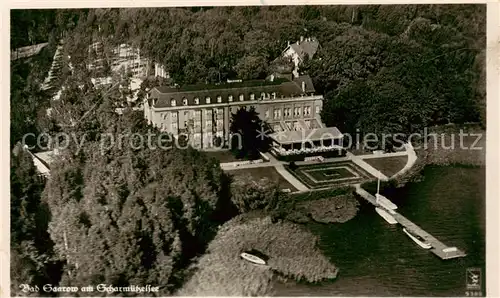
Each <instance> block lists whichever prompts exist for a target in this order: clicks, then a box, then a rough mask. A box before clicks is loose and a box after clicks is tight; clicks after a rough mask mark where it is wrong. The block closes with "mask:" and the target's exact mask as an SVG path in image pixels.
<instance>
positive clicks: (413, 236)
mask: <svg viewBox="0 0 500 298" xmlns="http://www.w3.org/2000/svg"><path fill="white" fill-rule="evenodd" d="M403 231H404V232H405V233H406V235H408V237H410V238H411V240H413V242H415V243H416V244H418V245H419V246H420V247H422V248H423V249H430V248H432V245H431V244H430V243H428V242H427V241H425V239H423V238H422V237H420V236H419V235H417V234H415V233H412V232H410V231H408V230H407V229H406V228H403Z"/></svg>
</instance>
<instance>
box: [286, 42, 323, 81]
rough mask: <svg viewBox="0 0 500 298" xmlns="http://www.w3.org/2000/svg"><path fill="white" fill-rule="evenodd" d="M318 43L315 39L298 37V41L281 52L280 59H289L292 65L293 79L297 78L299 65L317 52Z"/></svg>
mask: <svg viewBox="0 0 500 298" xmlns="http://www.w3.org/2000/svg"><path fill="white" fill-rule="evenodd" d="M318 47H319V42H318V40H317V39H316V38H313V37H308V38H304V37H303V36H301V37H300V40H298V41H297V42H295V43H293V44H288V46H287V47H286V49H285V50H284V51H283V54H282V57H286V58H290V59H291V60H292V62H293V64H294V66H295V67H294V69H293V72H292V73H293V75H294V77H298V76H299V65H300V64H301V63H302V62H303V61H304V59H305V58H306V56H307V57H308V58H309V59H312V58H313V56H314V54H316V51H317V50H318Z"/></svg>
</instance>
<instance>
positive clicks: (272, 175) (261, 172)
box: [228, 167, 297, 192]
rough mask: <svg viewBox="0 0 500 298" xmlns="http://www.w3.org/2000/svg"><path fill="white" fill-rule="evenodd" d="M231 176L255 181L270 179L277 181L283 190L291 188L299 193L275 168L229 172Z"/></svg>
mask: <svg viewBox="0 0 500 298" xmlns="http://www.w3.org/2000/svg"><path fill="white" fill-rule="evenodd" d="M228 173H229V174H231V175H235V176H247V175H249V176H250V177H252V179H253V180H254V181H259V180H260V179H262V178H268V179H269V180H271V181H277V182H278V184H279V186H280V187H281V189H286V188H289V189H290V190H291V191H292V192H293V191H297V189H296V188H295V187H294V186H293V185H292V184H290V182H288V180H286V179H285V178H283V176H281V175H280V173H278V171H276V169H275V168H274V167H258V168H249V169H239V170H231V171H228Z"/></svg>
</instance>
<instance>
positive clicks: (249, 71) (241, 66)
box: [235, 55, 268, 80]
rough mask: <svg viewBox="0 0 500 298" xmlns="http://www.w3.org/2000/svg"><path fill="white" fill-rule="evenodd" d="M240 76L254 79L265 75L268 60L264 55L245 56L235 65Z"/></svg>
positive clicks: (244, 78)
mask: <svg viewBox="0 0 500 298" xmlns="http://www.w3.org/2000/svg"><path fill="white" fill-rule="evenodd" d="M235 70H236V73H237V74H238V77H239V78H241V79H243V80H252V79H259V78H263V77H265V75H266V74H267V70H268V69H267V61H266V59H265V58H264V57H262V56H254V55H250V56H245V57H243V58H242V59H240V61H239V62H238V64H236V66H235Z"/></svg>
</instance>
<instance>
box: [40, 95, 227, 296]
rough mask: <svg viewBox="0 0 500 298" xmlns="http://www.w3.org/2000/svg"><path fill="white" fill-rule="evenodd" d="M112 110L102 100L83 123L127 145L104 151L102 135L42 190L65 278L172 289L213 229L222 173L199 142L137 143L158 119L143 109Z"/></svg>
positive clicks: (57, 168) (62, 164)
mask: <svg viewBox="0 0 500 298" xmlns="http://www.w3.org/2000/svg"><path fill="white" fill-rule="evenodd" d="M110 109H111V107H110V106H106V101H105V102H103V103H102V104H101V106H100V107H99V108H98V109H96V111H95V113H93V114H92V116H89V117H88V118H86V119H85V120H84V121H83V122H82V123H81V125H82V126H83V127H85V126H87V125H90V123H91V122H93V123H94V124H92V125H93V126H96V127H99V126H100V129H101V130H103V131H107V132H113V133H114V134H115V135H117V136H121V137H123V138H122V140H121V144H120V145H118V144H116V143H114V146H111V147H110V148H108V149H107V150H105V151H103V148H101V143H100V142H101V140H100V139H99V138H96V139H91V140H87V142H85V145H84V147H83V148H81V150H80V152H79V153H78V154H76V153H73V152H71V151H69V152H67V154H69V157H67V158H64V159H61V160H59V161H57V163H56V165H54V167H53V170H52V171H51V179H50V180H49V182H48V184H47V187H46V188H45V191H44V194H43V198H44V201H45V202H47V204H48V205H49V207H50V210H51V212H52V218H51V221H50V224H49V233H50V238H51V239H52V240H53V241H54V243H55V252H56V255H57V257H58V258H59V259H61V260H64V261H65V262H66V266H65V268H64V275H63V278H62V280H61V282H60V284H61V285H75V286H82V285H85V284H89V283H91V284H92V283H96V282H99V283H108V284H113V285H115V286H120V285H122V286H124V285H129V284H157V285H162V286H161V289H160V291H161V293H164V294H169V293H171V292H172V291H173V289H174V288H175V287H177V286H178V284H179V283H180V282H181V279H182V276H183V273H182V272H183V270H184V269H185V265H186V264H187V262H188V261H189V260H190V259H191V258H192V257H194V256H195V255H196V254H198V253H199V252H201V251H203V248H204V246H205V244H206V243H207V242H208V241H209V240H210V239H211V237H212V235H213V231H214V229H215V227H216V222H215V220H214V214H215V212H216V211H217V209H218V208H219V203H218V201H219V198H221V197H222V195H221V193H222V192H223V186H222V184H221V183H222V180H223V176H224V173H223V172H222V170H221V169H220V168H219V167H218V166H217V163H216V162H215V160H210V159H208V158H207V157H206V156H205V155H203V154H202V153H200V152H198V151H196V150H194V149H187V150H180V149H175V148H172V149H170V150H167V151H165V150H161V149H159V148H156V149H155V148H153V147H149V146H137V144H136V145H134V146H132V145H131V144H133V142H134V139H133V135H134V134H141V135H144V134H145V133H146V132H147V130H148V129H151V128H150V127H147V125H145V123H144V119H142V116H141V115H140V113H133V112H130V111H129V112H125V113H124V114H123V115H121V116H120V117H118V116H117V115H115V114H114V113H112V112H111V114H109V110H110ZM110 118H111V119H110ZM89 122H90V123H89ZM79 127H80V126H77V127H72V128H71V129H78V128H79ZM83 131H88V130H86V129H84V130H83ZM154 138H155V137H154V136H153V140H152V141H151V142H150V143H151V144H158V142H156V139H154ZM139 145H140V144H139ZM143 145H145V144H143Z"/></svg>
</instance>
